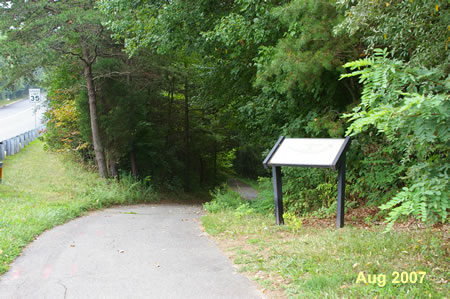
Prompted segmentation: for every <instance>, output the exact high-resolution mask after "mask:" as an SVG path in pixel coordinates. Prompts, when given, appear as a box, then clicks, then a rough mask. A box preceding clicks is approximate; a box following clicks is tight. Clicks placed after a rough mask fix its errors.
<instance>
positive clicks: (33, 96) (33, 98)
mask: <svg viewBox="0 0 450 299" xmlns="http://www.w3.org/2000/svg"><path fill="white" fill-rule="evenodd" d="M29 94H30V102H31V103H39V102H40V101H41V90H40V89H39V88H30V89H29Z"/></svg>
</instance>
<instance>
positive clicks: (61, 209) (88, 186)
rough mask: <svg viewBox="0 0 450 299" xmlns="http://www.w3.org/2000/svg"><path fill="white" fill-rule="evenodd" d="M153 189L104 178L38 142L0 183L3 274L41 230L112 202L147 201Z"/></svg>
mask: <svg viewBox="0 0 450 299" xmlns="http://www.w3.org/2000/svg"><path fill="white" fill-rule="evenodd" d="M154 198H155V196H154V194H153V192H152V190H151V188H150V187H147V186H145V185H144V184H143V183H138V182H134V181H133V180H132V179H131V178H129V177H124V178H122V180H121V182H120V184H119V183H117V182H116V181H114V180H106V179H100V178H99V176H98V175H97V174H96V173H95V172H91V171H88V170H86V169H85V168H83V167H82V166H81V165H80V164H78V163H76V162H74V161H73V159H72V158H71V156H70V155H65V154H60V153H53V152H48V151H45V150H43V143H42V142H41V141H39V140H36V141H34V142H32V143H31V144H30V145H29V146H27V147H25V148H24V149H23V150H22V151H21V152H20V153H18V154H16V155H15V156H11V157H7V158H6V160H5V161H4V164H3V183H2V184H0V274H2V273H5V272H6V271H7V270H8V265H9V263H10V262H12V261H13V260H14V259H15V258H16V257H17V256H18V255H19V254H20V253H21V251H22V248H23V247H24V246H26V245H27V244H28V243H30V242H31V241H32V240H33V239H34V237H35V236H37V235H39V234H40V233H41V232H43V231H45V230H47V229H49V228H52V227H54V226H55V225H59V224H62V223H65V222H67V221H68V220H70V219H73V218H75V217H78V216H80V215H82V214H83V213H85V212H87V211H89V210H93V209H100V208H103V207H107V206H111V205H113V204H132V203H137V202H147V201H151V200H153V199H154Z"/></svg>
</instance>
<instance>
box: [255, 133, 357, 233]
mask: <svg viewBox="0 0 450 299" xmlns="http://www.w3.org/2000/svg"><path fill="white" fill-rule="evenodd" d="M288 139H293V138H288ZM288 139H286V138H285V137H284V136H281V137H280V138H278V140H277V142H276V143H275V145H274V146H273V147H272V149H271V150H270V152H269V154H268V155H267V156H266V158H265V159H264V161H263V165H264V168H266V169H267V168H268V167H272V177H273V189H274V203H275V217H276V222H277V224H278V225H280V224H284V219H283V193H282V180H281V167H286V166H287V167H312V168H331V169H333V170H337V171H338V182H337V183H338V198H337V215H336V226H337V228H342V227H343V226H344V213H345V210H344V208H345V207H344V203H345V164H346V163H345V160H346V152H347V150H348V149H349V147H350V143H351V140H350V137H348V136H347V137H345V138H342V141H343V142H342V144H341V146H340V148H339V150H338V151H337V153H336V154H335V156H334V158H333V162H332V163H331V164H326V163H325V164H320V165H318V164H296V163H271V159H272V158H273V157H274V155H275V154H276V153H277V151H278V150H279V149H280V147H282V146H283V142H284V141H285V140H288ZM301 139H305V140H311V139H315V140H324V142H325V141H327V140H331V139H333V138H301ZM339 139H341V138H339ZM298 140H300V139H298Z"/></svg>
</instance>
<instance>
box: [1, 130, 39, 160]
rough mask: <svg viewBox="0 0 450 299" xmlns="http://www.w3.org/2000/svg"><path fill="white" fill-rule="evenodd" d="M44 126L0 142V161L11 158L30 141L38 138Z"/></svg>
mask: <svg viewBox="0 0 450 299" xmlns="http://www.w3.org/2000/svg"><path fill="white" fill-rule="evenodd" d="M44 129H45V126H40V127H39V128H36V129H33V130H30V131H27V132H25V133H22V134H20V135H17V136H15V137H11V138H9V139H6V140H3V141H0V161H3V160H5V157H7V156H12V155H15V154H17V153H18V152H20V150H21V149H23V148H24V147H25V146H27V145H28V144H29V143H30V142H31V141H33V140H35V139H36V138H38V137H39V136H40V135H41V134H42V132H43V131H44Z"/></svg>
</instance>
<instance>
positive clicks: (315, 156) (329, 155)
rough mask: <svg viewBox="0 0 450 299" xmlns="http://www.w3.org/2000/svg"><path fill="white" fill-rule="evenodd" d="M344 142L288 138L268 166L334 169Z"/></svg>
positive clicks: (328, 139)
mask: <svg viewBox="0 0 450 299" xmlns="http://www.w3.org/2000/svg"><path fill="white" fill-rule="evenodd" d="M344 142H345V139H344V138H342V139H332V138H286V139H284V140H283V142H282V143H281V144H280V145H279V147H278V149H277V150H276V151H275V153H274V154H273V156H272V157H271V158H270V160H269V161H268V163H267V164H268V165H270V166H272V165H279V166H283V165H285V166H309V167H332V166H333V163H334V162H335V160H336V158H337V157H338V155H339V153H340V150H341V149H342V148H343V145H344Z"/></svg>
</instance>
